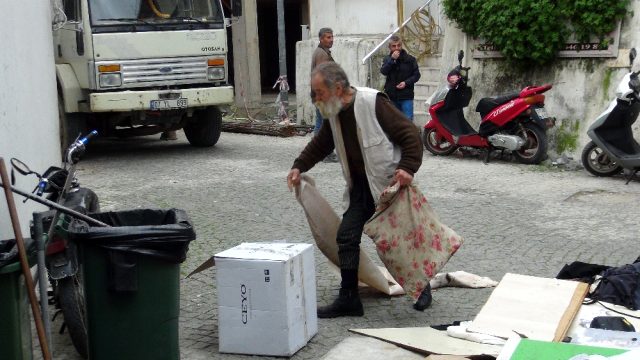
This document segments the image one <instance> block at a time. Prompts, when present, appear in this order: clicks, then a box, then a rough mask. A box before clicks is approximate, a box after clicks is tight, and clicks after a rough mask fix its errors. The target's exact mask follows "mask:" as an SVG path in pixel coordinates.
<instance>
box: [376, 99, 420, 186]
mask: <svg viewBox="0 0 640 360" xmlns="http://www.w3.org/2000/svg"><path fill="white" fill-rule="evenodd" d="M376 117H377V118H378V122H379V123H380V126H381V127H382V130H383V131H384V132H385V133H386V134H387V136H388V137H389V139H390V140H391V142H392V143H394V144H396V145H398V146H400V149H401V151H402V156H401V158H400V163H399V164H398V169H402V170H404V171H406V172H408V173H409V174H411V175H413V174H415V173H416V172H417V171H418V169H419V168H420V165H422V153H423V151H422V140H420V133H419V130H418V129H417V128H416V126H415V125H413V123H411V121H409V120H408V119H407V118H406V117H405V116H404V114H403V113H402V112H401V111H400V110H398V109H397V108H396V107H395V106H394V105H393V104H392V103H391V101H390V100H389V99H388V98H387V97H386V96H385V95H383V94H378V97H377V98H376Z"/></svg>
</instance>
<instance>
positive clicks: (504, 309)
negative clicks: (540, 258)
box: [469, 274, 586, 341]
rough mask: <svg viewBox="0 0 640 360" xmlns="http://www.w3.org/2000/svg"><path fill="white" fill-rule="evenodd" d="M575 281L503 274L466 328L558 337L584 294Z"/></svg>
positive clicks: (506, 334) (504, 335) (505, 335)
mask: <svg viewBox="0 0 640 360" xmlns="http://www.w3.org/2000/svg"><path fill="white" fill-rule="evenodd" d="M583 285H584V284H582V283H579V282H576V281H568V280H559V279H547V278H540V277H534V276H527V275H518V274H506V275H505V276H504V278H503V279H502V281H500V284H498V286H497V287H496V289H495V290H494V291H493V292H492V294H491V296H490V297H489V300H487V302H486V303H485V305H484V306H483V308H482V309H481V310H480V312H479V313H478V315H477V316H476V318H475V319H474V320H473V322H472V324H471V326H469V331H473V332H478V333H483V334H489V335H493V336H498V337H502V338H505V339H506V338H509V337H510V336H513V335H515V334H521V335H523V336H526V337H528V338H531V339H536V340H543V341H553V340H555V339H556V338H560V339H562V338H563V337H564V335H565V333H566V331H567V330H568V325H570V324H571V320H573V318H574V316H575V315H576V313H577V312H578V309H579V307H580V306H579V302H581V301H582V299H583V298H584V295H585V294H586V289H585V288H584V287H583Z"/></svg>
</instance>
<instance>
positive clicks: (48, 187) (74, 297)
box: [11, 130, 100, 358]
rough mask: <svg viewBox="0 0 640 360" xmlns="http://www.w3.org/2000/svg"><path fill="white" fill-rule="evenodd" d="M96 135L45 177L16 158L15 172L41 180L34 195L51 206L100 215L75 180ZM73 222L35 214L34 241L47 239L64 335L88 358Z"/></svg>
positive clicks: (76, 144)
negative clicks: (71, 232)
mask: <svg viewBox="0 0 640 360" xmlns="http://www.w3.org/2000/svg"><path fill="white" fill-rule="evenodd" d="M95 135H97V132H96V131H95V130H94V131H92V132H91V133H89V134H88V135H87V136H85V137H82V138H78V139H76V141H74V142H73V143H72V144H71V145H70V146H69V148H67V150H66V151H65V155H64V160H63V167H62V168H59V167H56V166H51V167H49V168H48V169H47V170H46V171H45V172H44V173H43V174H39V173H37V172H35V171H32V170H31V169H30V168H29V167H28V166H27V165H26V164H25V163H23V162H22V161H20V160H18V159H16V158H13V159H11V165H12V169H13V170H15V171H17V172H19V173H20V174H22V175H35V176H36V177H37V178H38V180H39V181H38V185H37V186H36V187H35V188H34V189H33V193H35V194H36V196H38V197H41V196H46V199H47V200H49V202H55V203H57V204H60V205H63V207H65V208H68V209H71V210H73V211H76V212H78V213H80V214H88V213H95V212H99V211H100V204H99V201H98V196H97V195H96V194H95V192H93V191H92V190H91V189H88V188H84V187H81V186H80V184H79V183H78V180H77V179H76V177H75V170H76V164H77V163H78V161H80V158H81V157H82V155H83V154H84V151H85V145H86V143H87V142H88V141H89V139H91V138H92V137H93V136H95ZM12 175H13V174H12ZM34 200H35V199H34ZM25 201H26V200H25ZM72 221H76V220H75V218H74V217H73V216H70V215H67V214H63V213H61V211H55V210H51V211H47V212H44V213H37V214H34V224H33V226H32V237H34V238H35V237H37V236H39V235H42V236H44V238H45V243H46V247H45V265H46V269H47V273H48V278H49V282H50V283H51V287H52V289H53V293H52V299H53V303H54V304H55V306H56V308H59V309H60V312H61V313H62V315H63V317H64V323H63V325H62V328H61V330H60V331H61V332H62V331H63V330H64V328H65V327H66V328H67V330H68V331H69V336H70V337H71V342H72V343H73V345H74V347H75V348H76V350H77V351H78V353H79V354H80V355H81V356H82V357H83V358H87V357H88V343H87V328H86V321H85V304H84V290H83V289H84V288H83V285H82V274H81V272H80V271H79V262H78V259H79V256H78V249H77V246H76V244H75V243H74V242H72V241H68V233H67V230H68V229H69V226H70V223H71V222H72ZM37 229H39V230H37ZM40 233H42V234H40ZM41 289H42V288H41ZM56 315H57V313H56ZM54 318H55V316H54Z"/></svg>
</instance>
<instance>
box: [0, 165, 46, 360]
mask: <svg viewBox="0 0 640 360" xmlns="http://www.w3.org/2000/svg"><path fill="white" fill-rule="evenodd" d="M0 178H1V179H2V184H3V187H4V195H5V197H6V199H7V208H8V209H9V215H10V217H11V225H12V226H13V233H14V234H15V236H16V245H18V254H19V258H20V267H21V268H22V274H23V275H24V280H25V283H26V285H27V294H28V295H29V303H30V304H31V312H32V313H33V320H34V322H35V323H36V331H37V333H38V340H39V341H40V349H41V350H42V358H43V359H44V360H51V353H50V352H49V342H48V341H47V336H46V334H45V331H44V325H43V323H42V314H41V313H40V309H39V308H38V299H36V292H35V289H34V285H33V278H32V277H31V269H30V268H29V259H27V249H26V248H25V247H24V239H23V238H22V230H21V229H20V222H19V220H18V212H17V210H16V203H15V201H14V200H13V193H12V192H11V185H10V184H11V183H10V182H9V175H8V174H7V168H6V166H5V164H4V159H3V158H1V157H0Z"/></svg>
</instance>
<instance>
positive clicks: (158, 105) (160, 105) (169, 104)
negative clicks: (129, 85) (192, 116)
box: [149, 98, 187, 110]
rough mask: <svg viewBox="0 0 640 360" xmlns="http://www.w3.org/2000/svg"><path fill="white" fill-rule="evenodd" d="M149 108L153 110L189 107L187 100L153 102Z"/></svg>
mask: <svg viewBox="0 0 640 360" xmlns="http://www.w3.org/2000/svg"><path fill="white" fill-rule="evenodd" d="M149 107H150V108H151V110H170V109H184V108H186V107H187V98H180V99H168V100H151V104H149Z"/></svg>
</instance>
